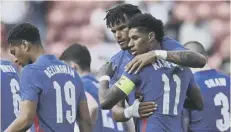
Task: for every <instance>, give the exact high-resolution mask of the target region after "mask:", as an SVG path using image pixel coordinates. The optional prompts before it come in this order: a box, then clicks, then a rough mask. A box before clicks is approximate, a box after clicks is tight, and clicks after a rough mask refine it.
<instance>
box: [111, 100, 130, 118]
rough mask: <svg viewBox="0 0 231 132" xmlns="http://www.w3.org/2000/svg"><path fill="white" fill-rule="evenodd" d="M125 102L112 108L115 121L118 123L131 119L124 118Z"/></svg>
mask: <svg viewBox="0 0 231 132" xmlns="http://www.w3.org/2000/svg"><path fill="white" fill-rule="evenodd" d="M124 103H125V102H124V101H120V102H119V103H117V104H116V105H115V106H114V107H113V108H112V116H113V119H114V120H115V121H117V122H126V121H128V120H129V118H126V117H125V116H124V107H125V106H124Z"/></svg>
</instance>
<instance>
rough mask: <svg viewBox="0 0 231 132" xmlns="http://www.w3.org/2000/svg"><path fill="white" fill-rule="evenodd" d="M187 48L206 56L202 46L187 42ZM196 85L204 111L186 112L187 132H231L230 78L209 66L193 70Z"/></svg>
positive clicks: (194, 42)
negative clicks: (199, 90) (201, 96)
mask: <svg viewBox="0 0 231 132" xmlns="http://www.w3.org/2000/svg"><path fill="white" fill-rule="evenodd" d="M184 46H185V48H188V49H189V50H192V51H194V52H198V53H201V54H203V55H205V56H206V51H205V49H204V47H203V46H202V44H200V43H199V42H197V41H190V42H187V43H186V44H185V45H184ZM192 71H193V72H194V78H195V81H196V83H197V84H198V85H199V86H200V89H201V93H202V95H203V99H204V109H203V111H195V110H185V111H184V112H186V113H187V114H186V113H184V114H185V118H186V121H187V122H186V125H187V127H186V128H187V129H186V131H188V130H189V131H190V132H229V131H230V77H229V76H228V75H225V74H222V73H220V72H218V71H216V70H215V69H211V68H210V67H209V66H208V65H206V66H205V67H204V68H201V69H195V68H192Z"/></svg>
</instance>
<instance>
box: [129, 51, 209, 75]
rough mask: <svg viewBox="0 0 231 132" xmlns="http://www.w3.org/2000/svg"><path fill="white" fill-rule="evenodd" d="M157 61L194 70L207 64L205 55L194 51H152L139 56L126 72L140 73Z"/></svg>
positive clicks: (130, 63) (131, 62)
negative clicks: (160, 60)
mask: <svg viewBox="0 0 231 132" xmlns="http://www.w3.org/2000/svg"><path fill="white" fill-rule="evenodd" d="M156 59H163V60H166V61H169V62H173V63H175V64H178V65H181V66H185V67H193V68H201V67H204V66H205V64H206V58H205V57H204V56H203V55H201V54H199V53H196V52H193V51H189V50H178V51H164V50H160V51H150V52H148V53H145V54H141V55H137V56H136V57H135V58H134V59H133V60H132V61H130V62H129V63H128V65H127V66H126V69H125V70H126V71H129V73H131V72H134V71H136V72H139V71H140V70H141V69H142V68H143V67H144V66H146V65H148V64H152V63H153V62H155V61H156Z"/></svg>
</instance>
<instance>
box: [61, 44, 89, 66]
mask: <svg viewBox="0 0 231 132" xmlns="http://www.w3.org/2000/svg"><path fill="white" fill-rule="evenodd" d="M60 60H64V61H73V62H74V63H76V64H78V65H79V66H80V68H81V69H82V70H90V68H91V55H90V52H89V50H88V49H87V47H86V46H84V45H81V44H78V43H74V44H72V45H71V46H70V47H68V48H67V49H66V50H65V51H64V52H63V53H62V55H61V56H60Z"/></svg>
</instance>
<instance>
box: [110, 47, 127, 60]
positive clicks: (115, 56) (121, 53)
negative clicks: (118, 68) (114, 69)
mask: <svg viewBox="0 0 231 132" xmlns="http://www.w3.org/2000/svg"><path fill="white" fill-rule="evenodd" d="M123 54H124V50H120V51H119V52H118V53H116V54H115V55H113V56H112V57H111V60H110V61H111V62H114V61H115V60H117V59H118V58H120V57H122V55H123Z"/></svg>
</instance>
